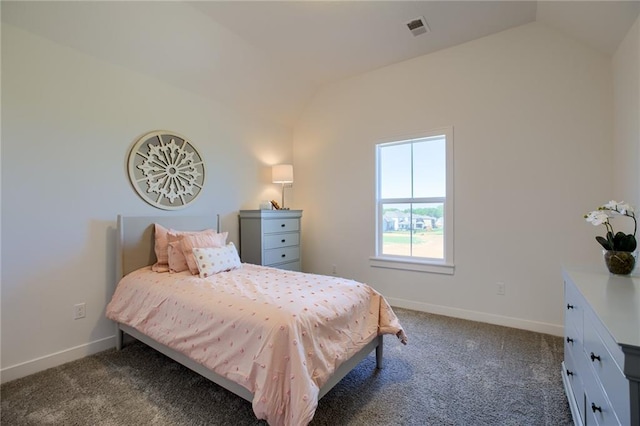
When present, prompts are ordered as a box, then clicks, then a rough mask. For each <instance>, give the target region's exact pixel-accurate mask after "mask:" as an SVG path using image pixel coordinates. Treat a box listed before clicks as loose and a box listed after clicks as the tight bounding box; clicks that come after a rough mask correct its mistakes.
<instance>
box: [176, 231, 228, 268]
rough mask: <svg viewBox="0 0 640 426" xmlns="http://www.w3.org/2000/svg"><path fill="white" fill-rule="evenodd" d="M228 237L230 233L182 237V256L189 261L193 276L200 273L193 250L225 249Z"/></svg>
mask: <svg viewBox="0 0 640 426" xmlns="http://www.w3.org/2000/svg"><path fill="white" fill-rule="evenodd" d="M228 235H229V233H228V232H221V233H219V234H217V233H213V234H204V233H200V234H190V235H182V239H181V240H180V245H181V246H182V254H184V257H185V259H187V265H188V266H189V271H191V273H192V274H193V275H197V274H198V273H199V271H198V264H197V262H196V259H195V257H194V256H193V249H194V248H212V247H224V246H225V245H226V244H227V236H228Z"/></svg>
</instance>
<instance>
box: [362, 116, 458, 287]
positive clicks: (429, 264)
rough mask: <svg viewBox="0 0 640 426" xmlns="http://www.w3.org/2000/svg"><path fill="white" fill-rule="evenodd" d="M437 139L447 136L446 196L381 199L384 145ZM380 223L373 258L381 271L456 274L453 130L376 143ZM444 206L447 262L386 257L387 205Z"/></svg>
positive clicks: (407, 257) (442, 129) (377, 217)
mask: <svg viewBox="0 0 640 426" xmlns="http://www.w3.org/2000/svg"><path fill="white" fill-rule="evenodd" d="M437 136H444V137H445V162H446V166H445V167H446V169H445V170H446V196H445V197H430V198H392V199H389V198H385V199H383V198H380V195H381V194H380V191H381V176H380V148H381V147H382V146H383V145H389V144H394V143H395V144H402V143H408V142H412V141H414V140H417V139H425V138H431V137H437ZM375 149H376V221H375V224H376V225H375V226H376V229H375V235H376V239H375V240H376V247H375V255H374V256H371V257H370V258H369V262H370V265H371V266H372V267H377V268H391V269H402V270H408V271H418V272H432V273H438V274H447V275H453V273H454V271H455V265H454V262H453V252H454V251H453V235H454V233H453V195H454V194H453V127H443V128H439V129H433V130H429V131H426V132H420V133H417V134H413V135H405V136H402V137H394V138H387V139H384V140H380V141H378V143H376V147H375ZM440 202H443V203H444V206H443V207H444V212H443V218H444V259H427V258H419V257H413V256H394V255H383V254H382V224H383V220H382V215H383V211H382V210H383V209H382V206H383V205H384V204H389V203H414V204H416V203H440Z"/></svg>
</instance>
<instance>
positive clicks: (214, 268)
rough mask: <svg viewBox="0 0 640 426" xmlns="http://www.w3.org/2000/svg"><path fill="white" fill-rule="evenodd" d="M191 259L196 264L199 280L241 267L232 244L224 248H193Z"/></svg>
mask: <svg viewBox="0 0 640 426" xmlns="http://www.w3.org/2000/svg"><path fill="white" fill-rule="evenodd" d="M193 257H194V259H195V261H196V262H197V264H198V271H199V272H200V278H207V277H210V276H211V275H214V274H217V273H219V272H223V271H230V270H232V269H237V268H239V267H241V266H242V263H240V258H239V257H238V251H237V250H236V246H235V245H234V244H233V243H229V244H227V245H226V246H224V247H212V248H194V249H193Z"/></svg>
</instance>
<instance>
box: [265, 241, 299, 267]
mask: <svg viewBox="0 0 640 426" xmlns="http://www.w3.org/2000/svg"><path fill="white" fill-rule="evenodd" d="M298 259H300V247H299V246H295V247H284V248H280V249H272V250H265V251H264V264H265V265H267V266H268V265H275V264H277V263H284V262H291V261H294V260H298Z"/></svg>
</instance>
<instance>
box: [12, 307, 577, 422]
mask: <svg viewBox="0 0 640 426" xmlns="http://www.w3.org/2000/svg"><path fill="white" fill-rule="evenodd" d="M395 311H396V314H397V315H398V317H399V318H400V321H401V322H402V324H403V326H404V328H405V330H406V331H407V334H408V336H409V345H407V346H402V345H401V344H400V343H399V342H398V341H397V340H396V339H395V337H393V336H385V361H384V362H385V368H384V369H382V370H376V369H375V356H374V355H373V354H372V355H370V356H369V357H368V358H367V359H365V360H364V361H362V362H361V363H360V364H359V365H358V366H357V367H356V368H355V369H354V370H353V371H352V372H351V373H350V374H349V375H347V376H346V377H345V378H344V379H343V380H342V381H341V382H340V383H339V384H338V385H337V386H336V387H335V388H333V389H332V390H331V392H329V393H328V394H327V395H326V396H325V397H324V398H323V399H321V400H320V403H319V406H318V409H317V411H316V415H315V417H314V419H313V421H312V423H311V425H314V426H318V425H327V426H328V425H331V426H335V425H465V426H466V425H527V426H533V425H549V426H560V425H570V424H572V421H571V413H570V411H569V407H568V404H567V401H566V398H565V395H564V391H563V387H562V379H561V377H560V363H561V361H562V357H563V341H562V339H561V338H560V337H555V336H549V335H546V334H538V333H533V332H528V331H522V330H517V329H512V328H506V327H499V326H493V325H488V324H482V323H477V322H471V321H465V320H460V319H454V318H449V317H443V316H438V315H432V314H426V313H421V312H414V311H410V310H405V309H398V308H396V309H395ZM0 400H1V408H2V411H1V416H0V422H1V423H2V425H262V426H264V425H266V423H265V422H263V421H259V420H256V418H255V417H254V415H253V411H252V409H251V404H250V403H249V402H247V401H245V400H243V399H241V398H239V397H237V396H235V395H233V394H231V393H230V392H228V391H226V390H224V389H222V388H220V387H218V386H217V385H215V384H213V383H211V382H209V381H207V380H206V379H203V378H202V377H200V376H198V375H197V374H195V373H193V372H191V371H190V370H188V369H186V368H184V367H182V366H180V365H178V364H176V363H175V362H173V361H171V360H170V359H168V358H166V357H165V356H163V355H161V354H159V353H158V352H155V351H154V350H153V349H150V348H148V347H147V346H145V345H143V344H141V343H133V344H130V345H128V346H127V347H125V348H124V349H123V350H122V351H120V352H117V351H115V350H108V351H105V352H102V353H99V354H96V355H94V356H91V357H87V358H84V359H81V360H78V361H74V362H71V363H68V364H65V365H62V366H60V367H56V368H53V369H50V370H47V371H43V372H41V373H37V374H34V375H32V376H29V377H25V378H22V379H19V380H14V381H12V382H9V383H5V384H3V385H2V386H1V387H0Z"/></svg>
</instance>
